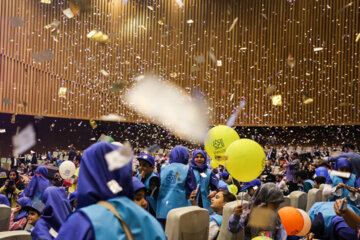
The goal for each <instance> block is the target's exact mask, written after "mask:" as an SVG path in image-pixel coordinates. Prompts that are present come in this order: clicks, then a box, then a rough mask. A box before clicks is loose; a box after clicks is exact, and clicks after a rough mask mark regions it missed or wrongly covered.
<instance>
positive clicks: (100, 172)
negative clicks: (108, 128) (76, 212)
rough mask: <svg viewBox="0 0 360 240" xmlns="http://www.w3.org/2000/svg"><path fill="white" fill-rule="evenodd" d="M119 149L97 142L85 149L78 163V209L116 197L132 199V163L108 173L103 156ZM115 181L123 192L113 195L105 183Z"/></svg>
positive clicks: (115, 146)
mask: <svg viewBox="0 0 360 240" xmlns="http://www.w3.org/2000/svg"><path fill="white" fill-rule="evenodd" d="M117 149H119V146H117V145H114V144H111V143H107V142H99V143H95V144H93V145H91V146H90V147H89V148H87V149H86V150H85V152H84V154H83V156H82V160H81V163H80V172H79V180H78V185H77V191H78V205H77V206H78V208H82V207H86V206H89V205H91V204H94V203H97V202H98V201H101V200H108V199H111V198H115V197H118V196H127V197H129V198H131V199H132V198H133V186H132V161H131V162H129V163H128V164H126V165H125V166H124V167H122V168H120V169H116V170H114V171H109V169H108V165H107V162H106V160H105V154H107V153H109V152H112V151H114V150H117ZM111 180H115V181H116V182H117V183H118V184H119V185H120V186H121V187H122V188H123V190H122V191H120V192H118V193H117V194H114V193H113V192H112V191H111V190H110V189H109V188H108V186H107V183H108V182H109V181H111Z"/></svg>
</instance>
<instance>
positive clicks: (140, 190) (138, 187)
mask: <svg viewBox="0 0 360 240" xmlns="http://www.w3.org/2000/svg"><path fill="white" fill-rule="evenodd" d="M132 183H133V187H134V193H135V194H134V202H135V203H136V204H137V205H139V206H140V207H142V208H143V209H145V210H147V201H146V192H145V191H146V187H145V185H144V184H143V183H142V182H141V181H140V180H139V179H138V178H136V177H133V178H132Z"/></svg>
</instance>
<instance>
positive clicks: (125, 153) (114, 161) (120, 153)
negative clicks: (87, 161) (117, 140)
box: [105, 142, 133, 171]
mask: <svg viewBox="0 0 360 240" xmlns="http://www.w3.org/2000/svg"><path fill="white" fill-rule="evenodd" d="M132 158H133V152H132V148H131V145H130V143H129V142H125V143H124V144H123V146H122V147H121V148H119V149H117V150H114V151H112V152H109V153H107V154H105V160H106V162H107V164H108V169H109V171H114V170H116V169H120V168H122V167H123V166H125V165H126V164H128V163H130V162H131V160H132Z"/></svg>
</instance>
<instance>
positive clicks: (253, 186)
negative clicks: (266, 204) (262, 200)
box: [242, 179, 261, 197]
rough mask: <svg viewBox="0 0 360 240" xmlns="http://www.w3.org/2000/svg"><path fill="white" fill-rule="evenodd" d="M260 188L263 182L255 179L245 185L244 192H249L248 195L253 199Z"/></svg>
mask: <svg viewBox="0 0 360 240" xmlns="http://www.w3.org/2000/svg"><path fill="white" fill-rule="evenodd" d="M260 186H261V181H260V180H259V179H255V180H252V181H250V182H247V183H245V185H244V187H243V189H242V191H247V193H248V194H249V195H250V196H251V197H252V196H253V195H254V194H255V192H256V190H257V189H258V188H259V187H260Z"/></svg>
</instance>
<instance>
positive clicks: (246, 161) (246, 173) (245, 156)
mask: <svg viewBox="0 0 360 240" xmlns="http://www.w3.org/2000/svg"><path fill="white" fill-rule="evenodd" d="M226 155H227V156H228V159H227V161H226V169H227V170H228V172H229V173H230V175H231V176H232V177H233V178H235V179H236V180H238V181H240V182H250V181H252V180H254V179H255V178H257V177H258V176H260V174H261V172H262V171H263V170H264V167H265V153H264V150H263V148H262V147H261V146H260V145H259V144H258V143H257V142H255V141H253V140H250V139H246V138H243V139H240V140H237V141H235V142H233V143H232V144H231V145H230V146H229V147H228V148H227V150H226Z"/></svg>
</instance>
